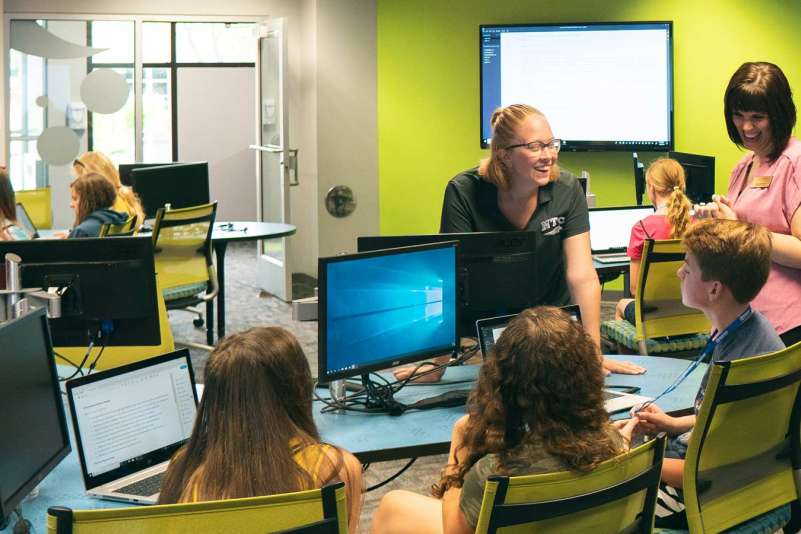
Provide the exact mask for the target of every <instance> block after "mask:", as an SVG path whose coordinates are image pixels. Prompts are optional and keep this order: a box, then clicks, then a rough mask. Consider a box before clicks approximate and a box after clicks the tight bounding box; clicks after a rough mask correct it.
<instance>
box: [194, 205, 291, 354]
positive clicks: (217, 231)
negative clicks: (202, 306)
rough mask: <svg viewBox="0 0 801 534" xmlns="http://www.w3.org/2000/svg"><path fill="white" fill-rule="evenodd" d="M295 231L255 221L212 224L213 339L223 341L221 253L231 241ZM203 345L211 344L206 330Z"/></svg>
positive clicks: (210, 312) (209, 309) (209, 314)
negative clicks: (214, 270)
mask: <svg viewBox="0 0 801 534" xmlns="http://www.w3.org/2000/svg"><path fill="white" fill-rule="evenodd" d="M295 231H296V228H295V227H294V226H293V225H291V224H284V223H270V222H257V221H223V222H216V223H214V229H213V230H212V232H211V244H212V247H213V248H214V255H215V257H216V258H217V282H218V284H219V293H218V294H217V339H220V338H223V337H225V251H226V249H227V248H228V243H230V242H231V241H256V240H261V239H278V238H279V237H287V236H290V235H292V234H294V233H295ZM206 315H207V317H206V320H207V321H209V324H211V323H213V321H214V311H213V308H212V305H211V303H210V302H209V303H207V304H206ZM206 332H207V335H206V343H208V344H209V345H213V344H214V339H213V337H214V333H213V332H212V331H211V329H208V330H207V331H206Z"/></svg>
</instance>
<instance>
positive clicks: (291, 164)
mask: <svg viewBox="0 0 801 534" xmlns="http://www.w3.org/2000/svg"><path fill="white" fill-rule="evenodd" d="M248 148H250V149H251V150H258V151H260V152H268V153H270V154H281V156H282V158H281V165H282V166H283V167H285V168H286V169H288V170H289V176H290V177H289V185H291V186H295V185H300V177H299V175H298V149H297V148H287V149H286V150H284V149H283V148H281V147H280V146H278V145H250V146H249V147H248Z"/></svg>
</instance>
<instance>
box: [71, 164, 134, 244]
mask: <svg viewBox="0 0 801 534" xmlns="http://www.w3.org/2000/svg"><path fill="white" fill-rule="evenodd" d="M70 193H71V195H72V200H71V202H70V207H71V208H72V209H73V210H74V211H75V222H74V223H73V228H72V230H70V233H69V235H68V236H67V237H69V238H73V237H97V236H98V235H100V227H101V226H103V225H104V224H122V223H124V222H125V221H127V220H128V214H126V213H120V212H118V211H114V210H113V209H111V208H112V206H113V205H114V200H115V199H116V198H117V191H115V190H114V186H113V185H111V182H109V181H108V180H106V179H105V178H104V177H103V176H101V175H99V174H97V173H95V172H90V173H86V174H83V175H81V176H79V177H78V178H76V179H75V180H73V182H72V183H71V184H70Z"/></svg>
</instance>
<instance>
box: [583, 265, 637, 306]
mask: <svg viewBox="0 0 801 534" xmlns="http://www.w3.org/2000/svg"><path fill="white" fill-rule="evenodd" d="M592 266H593V267H594V268H595V272H597V273H598V280H600V282H601V284H604V283H606V282H611V281H612V280H614V279H615V278H617V277H618V276H620V275H621V274H622V275H623V296H624V297H627V298H630V297H631V292H630V291H629V262H627V261H621V262H616V263H601V262H599V261H597V260H595V259H594V258H593V260H592Z"/></svg>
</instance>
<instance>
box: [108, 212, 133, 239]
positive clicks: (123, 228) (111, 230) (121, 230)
mask: <svg viewBox="0 0 801 534" xmlns="http://www.w3.org/2000/svg"><path fill="white" fill-rule="evenodd" d="M134 233H136V216H133V215H132V216H131V217H128V220H127V221H125V222H124V223H121V224H112V223H105V224H103V225H102V226H101V227H100V234H99V237H127V236H132V235H134Z"/></svg>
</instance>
